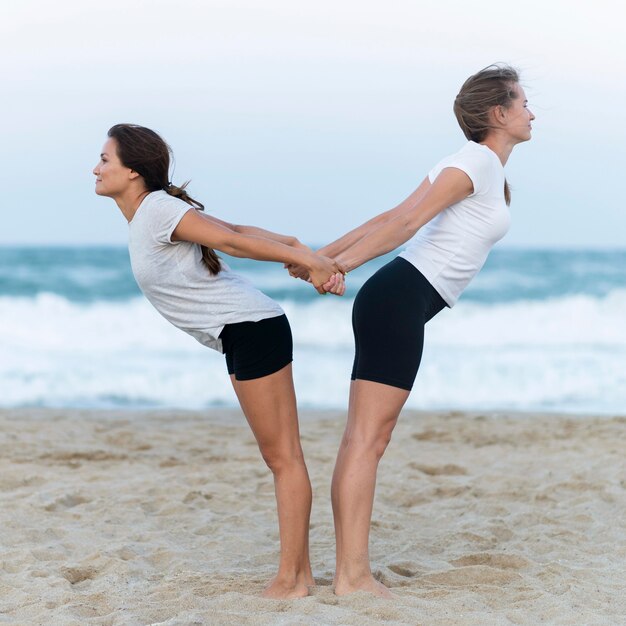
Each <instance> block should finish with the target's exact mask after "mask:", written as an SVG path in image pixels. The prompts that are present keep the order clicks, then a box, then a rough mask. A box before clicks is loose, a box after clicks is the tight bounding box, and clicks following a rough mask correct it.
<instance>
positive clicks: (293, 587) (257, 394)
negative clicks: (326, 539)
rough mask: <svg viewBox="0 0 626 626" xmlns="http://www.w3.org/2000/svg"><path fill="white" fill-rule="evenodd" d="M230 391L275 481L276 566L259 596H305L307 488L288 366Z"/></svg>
mask: <svg viewBox="0 0 626 626" xmlns="http://www.w3.org/2000/svg"><path fill="white" fill-rule="evenodd" d="M231 380H232V383H233V387H234V389H235V393H236V394H237V398H238V399H239V403H240V404H241V408H242V410H243V412H244V414H245V416H246V419H247V420H248V423H249V424H250V428H251V429H252V432H253V433H254V436H255V438H256V440H257V443H258V444H259V450H260V451H261V454H262V456H263V459H264V460H265V462H266V463H267V465H268V467H269V468H270V470H271V471H272V473H273V475H274V488H275V491H276V502H277V506H278V528H279V533H280V563H279V566H278V573H277V575H276V577H275V578H274V580H273V581H272V582H271V583H270V584H269V586H268V587H267V588H266V589H265V591H264V592H263V595H264V596H265V597H268V598H295V597H300V596H306V595H308V587H309V586H310V585H313V584H315V582H314V580H313V574H312V573H311V564H310V562H309V518H310V516H311V483H310V481H309V475H308V472H307V468H306V465H305V463H304V456H303V454H302V447H301V445H300V432H299V428H298V411H297V408H296V395H295V391H294V387H293V378H292V372H291V364H289V365H287V366H286V367H284V368H282V369H281V370H279V371H278V372H275V373H273V374H270V375H269V376H264V377H263V378H257V379H255V380H245V381H241V380H235V377H234V376H231Z"/></svg>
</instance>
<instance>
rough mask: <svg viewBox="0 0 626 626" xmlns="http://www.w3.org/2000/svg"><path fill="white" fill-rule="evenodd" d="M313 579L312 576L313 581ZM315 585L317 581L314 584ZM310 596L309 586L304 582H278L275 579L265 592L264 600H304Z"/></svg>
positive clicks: (263, 594)
mask: <svg viewBox="0 0 626 626" xmlns="http://www.w3.org/2000/svg"><path fill="white" fill-rule="evenodd" d="M312 578H313V577H312V576H311V579H312ZM312 584H313V585H314V584H315V581H314V582H313V583H312ZM308 595H309V586H308V585H307V584H306V583H304V582H292V583H287V582H286V581H282V580H278V579H277V578H275V579H274V580H273V581H272V582H271V583H270V584H269V585H268V586H267V587H266V588H265V589H264V590H263V593H262V594H261V596H262V597H263V598H272V599H274V600H289V599H291V598H304V597H306V596H308Z"/></svg>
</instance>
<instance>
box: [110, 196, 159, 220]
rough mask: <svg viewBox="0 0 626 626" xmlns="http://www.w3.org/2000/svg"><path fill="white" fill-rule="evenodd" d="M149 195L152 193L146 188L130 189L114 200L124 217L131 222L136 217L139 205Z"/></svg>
mask: <svg viewBox="0 0 626 626" xmlns="http://www.w3.org/2000/svg"><path fill="white" fill-rule="evenodd" d="M149 193H150V192H149V191H148V190H147V189H146V188H145V187H144V188H142V189H129V190H128V191H125V192H124V193H122V194H120V195H119V196H115V197H114V198H113V199H114V200H115V203H116V204H117V206H118V207H119V209H120V211H121V212H122V215H124V217H125V218H126V221H128V222H130V221H131V220H132V219H133V217H135V213H136V212H137V209H138V208H139V205H140V204H141V203H142V201H143V199H144V198H145V197H146V196H147V195H148V194H149Z"/></svg>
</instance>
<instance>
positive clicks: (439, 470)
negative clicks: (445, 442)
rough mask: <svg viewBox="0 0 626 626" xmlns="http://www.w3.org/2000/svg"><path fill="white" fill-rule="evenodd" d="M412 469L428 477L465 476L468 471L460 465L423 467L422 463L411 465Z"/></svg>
mask: <svg viewBox="0 0 626 626" xmlns="http://www.w3.org/2000/svg"><path fill="white" fill-rule="evenodd" d="M409 467H410V468H411V469H415V470H418V471H420V472H422V473H423V474H428V476H465V475H466V474H467V470H466V469H465V468H464V467H460V466H459V465H454V464H452V463H448V464H446V465H422V464H420V463H409Z"/></svg>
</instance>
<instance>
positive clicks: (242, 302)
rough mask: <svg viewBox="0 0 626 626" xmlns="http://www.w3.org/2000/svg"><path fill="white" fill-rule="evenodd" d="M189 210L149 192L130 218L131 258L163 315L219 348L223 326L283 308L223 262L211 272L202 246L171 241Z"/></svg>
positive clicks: (257, 318)
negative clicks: (203, 256)
mask: <svg viewBox="0 0 626 626" xmlns="http://www.w3.org/2000/svg"><path fill="white" fill-rule="evenodd" d="M189 210H193V209H192V207H191V206H189V205H188V204H187V203H186V202H183V201H182V200H180V199H179V198H174V197H173V196H170V195H169V194H168V193H167V192H166V191H154V192H152V193H150V194H148V195H147V196H146V197H145V198H144V200H143V202H142V203H141V204H140V205H139V208H138V209H137V212H136V213H135V215H134V217H133V219H132V220H131V221H130V222H129V236H128V251H129V252H130V262H131V266H132V270H133V274H134V275H135V280H136V281H137V284H138V285H139V287H140V289H141V290H142V291H143V293H144V295H145V296H146V298H148V300H149V301H150V302H151V303H152V305H153V306H154V307H155V308H156V310H157V311H158V312H159V313H160V314H161V315H162V316H163V317H164V318H165V319H167V320H168V321H170V322H171V323H172V324H174V326H177V327H178V328H180V329H181V330H184V331H185V332H186V333H189V334H190V335H191V336H192V337H194V338H195V339H197V340H198V341H199V342H200V343H201V344H204V345H205V346H208V347H209V348H213V349H215V350H218V351H220V352H221V351H222V342H221V341H220V339H219V334H220V333H221V332H222V329H223V328H224V325H225V324H234V323H237V322H258V321H260V320H263V319H267V318H270V317H277V316H279V315H282V314H283V310H282V309H281V308H280V306H279V305H278V304H276V302H274V301H273V300H272V299H271V298H269V297H268V296H266V295H265V294H263V293H261V292H260V291H259V290H258V289H257V288H256V287H254V285H252V283H250V281H248V280H246V279H245V278H243V276H240V275H239V274H236V273H235V272H233V271H232V270H231V269H230V268H229V267H228V265H226V263H224V262H223V261H222V270H221V271H220V272H219V274H217V275H215V276H214V275H212V274H210V273H209V270H208V269H207V267H206V266H205V265H204V263H202V251H201V249H200V246H199V245H198V244H195V243H191V242H188V241H172V240H171V236H172V233H173V232H174V230H175V228H176V226H178V223H179V222H180V220H181V219H182V217H183V215H185V213H187V211H189Z"/></svg>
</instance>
